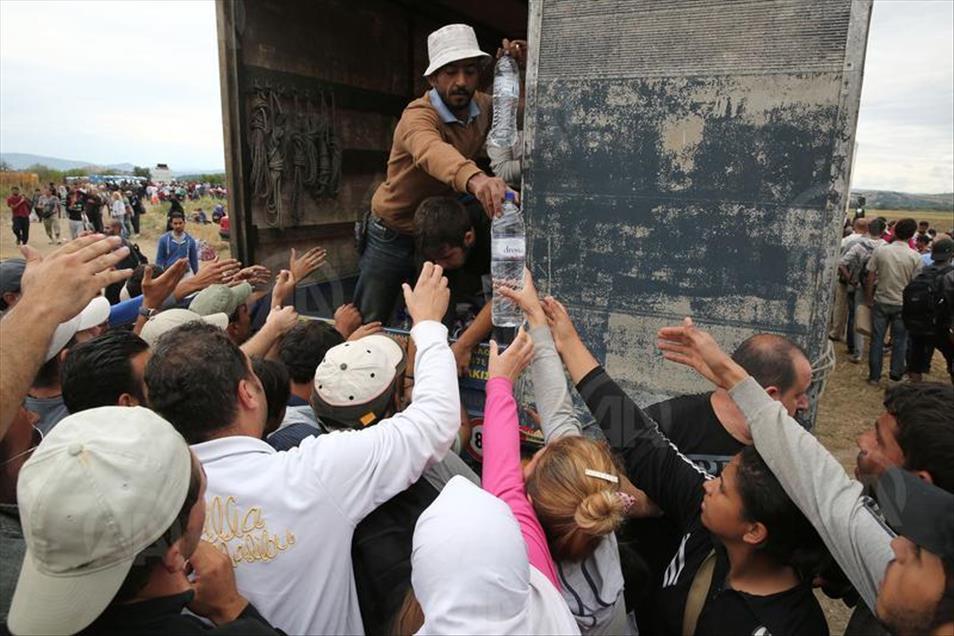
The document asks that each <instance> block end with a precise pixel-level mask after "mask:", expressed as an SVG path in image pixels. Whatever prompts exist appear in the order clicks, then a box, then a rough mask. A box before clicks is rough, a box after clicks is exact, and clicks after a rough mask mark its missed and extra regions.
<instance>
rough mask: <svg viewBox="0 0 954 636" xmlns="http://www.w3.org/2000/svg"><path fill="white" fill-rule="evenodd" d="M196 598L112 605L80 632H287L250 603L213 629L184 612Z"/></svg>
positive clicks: (159, 635) (157, 635)
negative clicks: (278, 628) (228, 621)
mask: <svg viewBox="0 0 954 636" xmlns="http://www.w3.org/2000/svg"><path fill="white" fill-rule="evenodd" d="M193 596H194V592H192V591H191V590H190V591H188V592H183V593H182V594H176V595H174V596H163V597H162V598H154V599H149V600H148V601H140V602H138V603H130V604H129V605H111V606H110V607H108V608H106V611H105V612H103V613H102V614H100V616H99V618H97V619H96V620H95V621H93V624H92V625H90V626H89V627H87V628H86V629H84V630H83V631H82V632H80V635H81V636H93V635H94V634H124V635H125V634H128V635H129V636H153V635H154V636H167V635H169V634H183V635H188V634H207V635H209V636H245V635H249V636H257V635H259V634H261V635H263V636H275V635H276V634H284V632H282V631H280V630H277V629H275V628H274V627H272V626H271V625H269V624H268V622H267V621H266V620H265V619H264V618H262V615H261V614H259V613H258V610H256V609H255V607H254V606H253V605H252V604H251V603H249V604H248V605H247V606H246V608H245V609H244V610H243V611H242V613H241V614H239V616H238V618H236V619H235V620H234V621H232V622H231V623H226V624H224V625H218V626H216V627H209V626H208V625H206V624H205V623H203V622H202V621H200V620H199V619H198V618H196V617H195V616H190V615H188V614H183V613H182V610H183V609H185V606H186V605H188V604H189V603H190V602H191V601H192V598H193Z"/></svg>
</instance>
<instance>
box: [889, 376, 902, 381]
mask: <svg viewBox="0 0 954 636" xmlns="http://www.w3.org/2000/svg"><path fill="white" fill-rule="evenodd" d="M888 379H889V380H891V381H892V382H903V381H904V376H903V375H898V376H894V375H888Z"/></svg>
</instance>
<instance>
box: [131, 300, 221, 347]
mask: <svg viewBox="0 0 954 636" xmlns="http://www.w3.org/2000/svg"><path fill="white" fill-rule="evenodd" d="M196 320H201V321H203V322H207V323H209V324H210V325H215V326H216V327H218V328H219V329H225V328H226V327H228V326H229V316H228V314H221V313H220V314H212V315H210V316H200V315H199V314H197V313H195V312H194V311H190V310H188V309H179V308H175V309H166V310H165V311H161V312H159V313H158V314H156V315H155V316H153V317H152V318H150V319H149V320H148V321H147V322H146V324H145V325H144V326H143V328H142V333H140V334H139V337H140V338H142V339H143V340H145V341H146V342H148V343H149V346H150V347H153V346H155V344H156V342H157V341H158V340H159V337H160V336H161V335H162V334H164V333H166V332H167V331H172V330H173V329H175V328H176V327H179V326H181V325H184V324H186V323H189V322H195V321H196Z"/></svg>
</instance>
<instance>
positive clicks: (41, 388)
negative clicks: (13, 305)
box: [25, 296, 109, 435]
mask: <svg viewBox="0 0 954 636" xmlns="http://www.w3.org/2000/svg"><path fill="white" fill-rule="evenodd" d="M107 318H109V301H107V300H106V299H105V298H103V297H102V296H97V297H96V298H94V299H93V300H91V301H90V302H89V304H88V305H86V308H85V309H83V311H81V312H80V313H79V314H78V315H76V316H74V317H73V318H72V319H71V320H67V321H66V322H63V323H60V325H59V326H58V327H57V328H56V331H54V332H53V339H52V340H51V341H50V345H49V347H48V348H47V350H46V356H45V357H44V363H43V366H42V367H40V371H39V372H38V373H37V374H36V377H35V378H34V379H33V385H32V386H31V387H30V393H29V394H28V395H27V398H26V402H25V404H26V408H27V410H28V411H31V412H33V413H36V414H37V415H38V416H39V421H38V422H37V423H36V427H37V428H39V429H40V430H41V431H42V432H43V434H44V435H46V434H47V433H49V432H50V430H51V429H52V428H53V427H54V426H56V424H57V423H58V422H59V421H60V420H62V419H63V418H64V417H66V416H67V415H69V411H68V410H67V409H66V405H65V404H64V403H63V387H62V385H61V384H60V372H61V370H62V368H63V361H64V360H65V359H66V354H67V352H68V351H69V348H70V347H71V346H72V345H73V344H75V343H78V342H82V341H85V340H89V339H91V338H95V337H96V336H98V335H99V334H100V333H101V332H102V325H103V323H105V322H106V319H107Z"/></svg>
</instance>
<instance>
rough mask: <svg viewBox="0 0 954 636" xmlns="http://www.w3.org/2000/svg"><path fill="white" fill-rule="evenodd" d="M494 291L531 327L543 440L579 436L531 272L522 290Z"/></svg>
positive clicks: (525, 276)
mask: <svg viewBox="0 0 954 636" xmlns="http://www.w3.org/2000/svg"><path fill="white" fill-rule="evenodd" d="M495 291H496V292H497V293H499V294H501V295H502V296H504V297H506V298H508V299H510V300H512V301H513V302H515V303H517V305H518V306H519V307H520V309H522V310H523V313H524V315H525V316H526V317H527V324H528V325H529V326H530V338H531V339H532V340H533V364H532V365H531V366H530V372H531V374H532V377H533V393H534V401H535V402H536V405H537V412H538V413H539V414H540V428H541V429H542V430H543V437H544V440H545V441H546V443H548V444H549V443H550V442H551V441H553V440H557V439H560V438H561V437H563V436H565V435H580V434H581V426H580V421H579V419H577V417H576V415H575V414H574V412H573V402H572V400H571V399H570V389H569V386H568V385H567V381H566V374H565V373H564V371H563V361H562V360H560V354H559V353H557V350H556V344H555V343H554V342H553V336H552V335H551V334H550V327H549V325H548V324H547V316H546V313H545V312H544V311H543V305H541V303H540V299H539V298H538V296H537V290H536V287H535V286H534V284H533V276H531V275H530V271H529V270H527V269H524V272H523V289H521V290H520V291H516V290H513V289H511V288H509V287H499V288H498V289H496V290H495Z"/></svg>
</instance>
